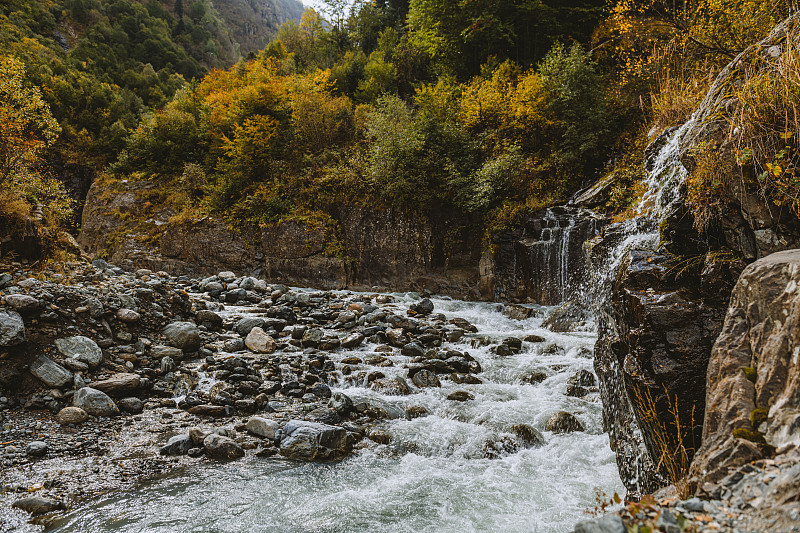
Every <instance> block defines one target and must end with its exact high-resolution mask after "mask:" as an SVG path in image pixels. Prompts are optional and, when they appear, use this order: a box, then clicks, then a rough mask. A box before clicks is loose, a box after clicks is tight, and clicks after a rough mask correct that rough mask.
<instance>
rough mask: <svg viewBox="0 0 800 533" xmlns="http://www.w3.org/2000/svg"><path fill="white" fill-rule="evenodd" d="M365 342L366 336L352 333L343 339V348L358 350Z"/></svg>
mask: <svg viewBox="0 0 800 533" xmlns="http://www.w3.org/2000/svg"><path fill="white" fill-rule="evenodd" d="M363 342H364V335H362V334H361V333H351V334H350V335H348V336H346V337H345V338H344V339H342V347H343V348H356V347H358V346H360V345H361V343H363Z"/></svg>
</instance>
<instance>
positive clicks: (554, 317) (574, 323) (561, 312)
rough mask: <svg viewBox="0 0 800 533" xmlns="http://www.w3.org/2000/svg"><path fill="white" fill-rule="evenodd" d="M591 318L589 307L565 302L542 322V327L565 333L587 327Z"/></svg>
mask: <svg viewBox="0 0 800 533" xmlns="http://www.w3.org/2000/svg"><path fill="white" fill-rule="evenodd" d="M591 318H592V317H591V315H590V313H589V310H588V308H587V306H585V305H579V304H577V303H575V302H564V303H563V304H561V305H560V306H559V307H557V308H556V309H555V310H554V311H553V312H552V313H551V314H550V316H549V317H547V319H546V320H545V321H544V322H542V327H543V328H547V329H549V330H550V331H555V332H558V333H565V332H567V331H575V330H576V329H579V328H581V327H583V326H585V325H586V323H587V322H588V321H589V320H591Z"/></svg>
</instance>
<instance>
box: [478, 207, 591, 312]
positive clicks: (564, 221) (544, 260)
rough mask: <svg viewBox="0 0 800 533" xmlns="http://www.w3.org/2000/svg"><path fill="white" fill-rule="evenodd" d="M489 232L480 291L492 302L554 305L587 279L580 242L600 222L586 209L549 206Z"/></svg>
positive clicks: (589, 236)
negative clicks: (500, 230) (508, 228)
mask: <svg viewBox="0 0 800 533" xmlns="http://www.w3.org/2000/svg"><path fill="white" fill-rule="evenodd" d="M518 222H519V227H518V228H517V229H515V230H512V231H508V232H504V233H499V234H496V235H493V236H492V247H491V248H490V249H489V250H486V251H485V252H484V255H483V257H482V259H481V264H480V270H481V293H482V294H483V295H484V296H486V297H489V298H491V299H494V300H521V301H525V300H529V301H533V302H536V303H541V304H546V305H553V304H558V303H561V302H562V301H564V300H565V299H568V298H569V297H570V296H571V293H572V291H573V290H576V289H579V288H580V287H581V285H582V283H583V281H584V280H585V279H586V272H587V267H588V265H587V263H586V261H585V259H584V253H583V244H584V242H586V241H587V240H589V239H590V238H592V237H594V236H595V234H596V233H597V232H598V231H599V229H600V228H601V227H602V225H603V221H602V220H601V219H600V218H598V217H596V216H595V215H594V214H593V213H591V212H590V211H587V210H585V209H578V208H572V207H553V208H550V209H546V210H544V211H542V212H541V213H538V214H537V215H535V216H532V217H528V218H525V219H524V220H520V221H518Z"/></svg>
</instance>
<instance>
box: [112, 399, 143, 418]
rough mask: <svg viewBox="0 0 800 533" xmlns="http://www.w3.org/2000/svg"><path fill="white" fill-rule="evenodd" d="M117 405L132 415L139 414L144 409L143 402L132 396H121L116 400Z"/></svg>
mask: <svg viewBox="0 0 800 533" xmlns="http://www.w3.org/2000/svg"><path fill="white" fill-rule="evenodd" d="M117 406H118V407H119V408H120V409H121V410H123V411H125V412H126V413H130V414H132V415H135V414H139V413H141V412H142V411H143V410H144V402H143V401H142V400H140V399H139V398H134V397H128V398H122V399H121V400H119V401H118V402H117Z"/></svg>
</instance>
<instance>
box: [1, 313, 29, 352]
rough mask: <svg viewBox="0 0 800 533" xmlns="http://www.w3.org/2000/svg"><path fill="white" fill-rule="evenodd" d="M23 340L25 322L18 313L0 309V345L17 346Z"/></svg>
mask: <svg viewBox="0 0 800 533" xmlns="http://www.w3.org/2000/svg"><path fill="white" fill-rule="evenodd" d="M23 342H25V323H24V322H23V321H22V317H21V316H19V313H17V312H16V311H12V310H11V309H0V346H17V345H19V344H22V343H23Z"/></svg>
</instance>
